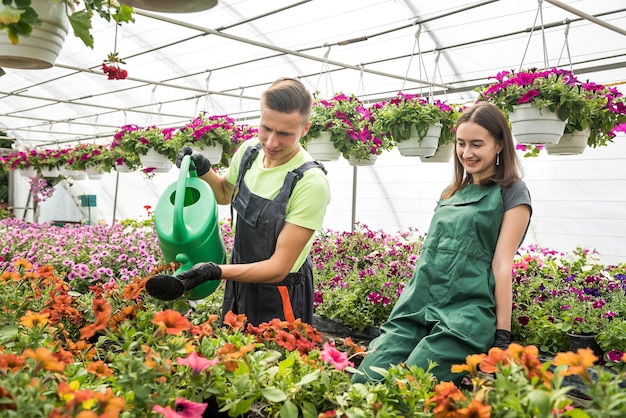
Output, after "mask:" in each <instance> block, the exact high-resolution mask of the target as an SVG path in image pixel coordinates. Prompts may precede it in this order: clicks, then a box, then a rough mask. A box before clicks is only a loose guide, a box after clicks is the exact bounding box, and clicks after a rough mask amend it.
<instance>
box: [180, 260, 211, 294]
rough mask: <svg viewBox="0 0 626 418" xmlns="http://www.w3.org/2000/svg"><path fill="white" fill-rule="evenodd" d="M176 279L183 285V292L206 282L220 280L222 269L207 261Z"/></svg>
mask: <svg viewBox="0 0 626 418" xmlns="http://www.w3.org/2000/svg"><path fill="white" fill-rule="evenodd" d="M176 277H177V278H178V279H180V280H181V281H182V282H183V283H184V285H185V290H190V289H193V288H194V287H196V286H199V285H201V284H202V283H204V282H206V281H207V280H220V279H221V278H222V269H221V268H220V266H218V265H217V264H215V263H213V262H211V261H209V262H207V263H198V264H196V265H195V266H193V267H192V268H190V269H189V270H187V271H183V272H182V273H180V274H179V275H178V276H176Z"/></svg>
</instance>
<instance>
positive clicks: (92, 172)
mask: <svg viewBox="0 0 626 418" xmlns="http://www.w3.org/2000/svg"><path fill="white" fill-rule="evenodd" d="M102 175H103V174H102V172H101V171H98V170H97V169H95V168H88V169H87V177H89V180H100V179H101V178H102Z"/></svg>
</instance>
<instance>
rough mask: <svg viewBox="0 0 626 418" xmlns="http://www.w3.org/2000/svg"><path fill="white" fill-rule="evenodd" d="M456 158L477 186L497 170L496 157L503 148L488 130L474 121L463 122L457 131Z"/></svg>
mask: <svg viewBox="0 0 626 418" xmlns="http://www.w3.org/2000/svg"><path fill="white" fill-rule="evenodd" d="M455 150H456V156H457V157H458V159H459V161H460V162H461V164H463V167H464V168H465V171H466V172H467V173H468V174H471V175H472V181H473V182H474V183H475V184H478V183H480V180H482V179H484V178H487V177H489V176H490V175H492V174H493V173H494V172H495V169H496V155H497V154H498V152H500V151H501V150H502V146H501V145H500V144H499V142H498V141H496V139H495V138H494V137H493V136H491V133H489V131H488V130H486V129H485V128H483V127H482V126H480V125H478V124H477V123H474V122H472V121H467V122H463V123H462V124H460V125H459V126H458V128H457V130H456V146H455Z"/></svg>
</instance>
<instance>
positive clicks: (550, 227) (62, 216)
mask: <svg viewBox="0 0 626 418" xmlns="http://www.w3.org/2000/svg"><path fill="white" fill-rule="evenodd" d="M324 164H325V166H326V168H327V169H328V178H329V181H330V184H331V193H332V201H331V204H330V206H329V208H328V212H327V215H326V219H325V227H326V228H329V229H334V230H350V226H351V221H352V206H353V202H352V196H353V174H354V172H355V170H354V168H353V167H351V166H350V165H348V163H347V161H346V160H344V159H343V158H341V159H340V160H338V161H335V162H327V163H324ZM523 165H524V169H525V174H526V177H525V181H526V183H527V184H528V187H529V188H530V191H531V195H532V198H533V217H532V221H531V226H530V229H529V232H528V234H527V237H526V240H525V244H530V243H533V244H538V245H540V246H543V247H549V248H552V249H555V250H558V251H562V252H569V251H571V250H573V249H574V248H575V247H576V246H579V245H581V246H584V247H587V248H591V249H596V250H597V251H599V252H600V253H601V255H602V261H604V262H605V263H617V262H626V169H625V168H624V167H625V166H626V137H625V136H624V135H620V136H618V137H617V138H616V139H615V143H613V144H610V145H609V146H607V147H602V148H598V149H587V150H585V152H584V153H583V154H582V155H580V156H549V155H547V154H546V153H545V151H542V153H541V155H540V156H539V157H537V158H523ZM356 175H357V187H356V205H355V207H356V210H355V212H354V216H355V221H357V222H361V223H363V224H366V225H368V226H369V227H370V228H372V229H384V230H386V231H388V232H396V231H399V230H404V229H406V228H408V227H409V226H412V227H416V228H417V229H418V230H419V231H420V232H423V233H425V232H426V231H427V229H428V225H429V222H430V219H431V217H432V213H433V209H434V207H435V203H436V200H437V198H438V196H439V194H440V193H441V191H442V189H443V188H444V187H445V186H446V185H447V184H448V183H449V182H450V180H451V178H452V163H423V162H421V161H420V159H419V158H418V157H402V156H400V154H399V153H398V151H397V150H393V151H392V152H390V153H385V154H383V155H381V156H379V157H378V159H377V161H376V164H375V165H374V166H372V167H359V168H357V169H356ZM177 176H178V170H176V169H174V170H172V171H171V172H169V173H167V174H156V176H155V178H154V179H146V178H145V177H143V176H142V175H141V174H139V173H121V174H119V182H118V183H117V188H118V189H117V208H116V215H115V218H116V219H128V218H135V219H141V218H145V216H146V211H145V209H144V206H145V205H150V206H152V208H154V207H155V205H156V202H157V200H158V197H159V196H160V195H161V193H162V191H163V190H164V189H165V187H167V185H169V184H170V183H172V182H174V181H176V179H177ZM15 177H16V178H17V179H18V180H21V182H22V183H21V186H20V185H19V184H18V185H16V195H17V194H20V193H21V195H20V196H18V203H16V206H20V205H23V204H24V203H25V201H26V198H27V190H28V187H27V183H25V182H24V180H23V179H20V178H19V176H15ZM116 177H117V176H116V174H106V175H105V176H104V177H103V178H102V179H101V180H97V181H93V180H83V181H76V182H74V184H73V185H72V186H71V187H70V188H69V189H70V190H73V191H74V193H75V194H76V195H80V194H95V195H96V196H97V207H96V208H92V215H91V218H92V223H96V222H98V221H99V220H101V221H102V222H106V223H109V224H110V223H111V222H112V220H113V202H114V197H115V188H116ZM24 184H26V186H25V185H24ZM58 188H59V190H57V192H55V196H54V197H53V198H52V199H50V200H48V201H46V202H44V203H43V204H42V207H41V215H40V218H39V220H40V222H44V221H50V220H70V221H73V220H80V219H78V218H80V217H81V216H83V219H82V220H85V221H86V220H87V217H86V216H85V215H84V214H81V213H80V211H76V210H70V209H69V208H68V206H67V204H66V203H61V202H67V200H68V199H69V197H68V196H67V195H65V196H64V193H65V192H64V191H63V190H62V188H60V187H58ZM70 202H71V200H70ZM30 213H32V212H30ZM220 214H221V216H222V217H223V218H227V217H229V216H230V213H229V208H228V207H220ZM20 216H21V215H20ZM31 219H32V218H31Z"/></svg>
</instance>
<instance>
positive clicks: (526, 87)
mask: <svg viewBox="0 0 626 418" xmlns="http://www.w3.org/2000/svg"><path fill="white" fill-rule="evenodd" d="M489 78H490V79H491V78H495V80H496V82H495V83H493V84H491V85H489V86H487V87H481V88H478V89H477V91H478V93H479V99H480V100H485V101H489V102H491V103H493V104H494V105H496V106H497V107H498V108H499V109H501V110H502V111H503V112H504V113H505V114H506V115H507V116H508V118H509V122H510V123H511V129H512V131H513V136H514V137H515V139H516V140H517V142H519V143H521V144H556V143H558V141H559V140H560V139H561V136H563V133H564V131H565V125H566V123H567V120H568V119H569V118H570V117H575V115H576V114H583V115H584V114H589V113H590V111H589V109H588V107H589V103H588V102H587V100H585V95H584V92H583V91H581V89H580V86H579V83H578V80H577V79H576V77H574V74H573V73H572V72H571V71H569V70H563V69H559V68H551V69H548V70H544V71H539V70H537V69H530V70H526V71H520V72H518V73H515V72H512V71H511V72H510V71H503V72H501V73H498V74H497V75H496V76H495V77H489Z"/></svg>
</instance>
